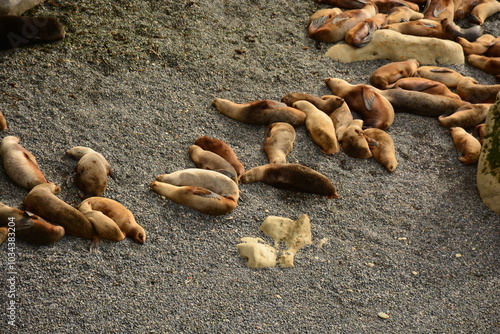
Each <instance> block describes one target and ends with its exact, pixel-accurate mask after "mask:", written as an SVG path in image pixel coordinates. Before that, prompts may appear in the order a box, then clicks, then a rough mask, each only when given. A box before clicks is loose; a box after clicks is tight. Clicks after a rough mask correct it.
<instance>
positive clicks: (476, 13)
mask: <svg viewBox="0 0 500 334" xmlns="http://www.w3.org/2000/svg"><path fill="white" fill-rule="evenodd" d="M498 12H500V2H498V0H481V1H480V3H479V4H478V5H477V6H475V7H474V8H473V9H472V11H471V13H470V14H471V15H470V20H471V21H472V22H474V23H477V24H483V23H484V20H486V19H487V18H488V17H490V16H492V15H493V14H496V13H498Z"/></svg>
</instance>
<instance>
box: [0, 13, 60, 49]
mask: <svg viewBox="0 0 500 334" xmlns="http://www.w3.org/2000/svg"><path fill="white" fill-rule="evenodd" d="M65 34H66V33H65V32H64V28H63V26H62V25H61V23H60V22H59V21H58V20H57V19H56V18H53V17H46V16H37V17H33V16H16V15H3V16H0V50H6V49H12V48H17V47H20V46H23V45H26V44H30V43H37V42H54V41H60V40H63V39H64V37H65Z"/></svg>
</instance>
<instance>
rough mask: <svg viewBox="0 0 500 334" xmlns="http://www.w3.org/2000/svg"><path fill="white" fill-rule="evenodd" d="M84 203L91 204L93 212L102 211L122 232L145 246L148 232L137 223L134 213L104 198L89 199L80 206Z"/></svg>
mask: <svg viewBox="0 0 500 334" xmlns="http://www.w3.org/2000/svg"><path fill="white" fill-rule="evenodd" d="M84 203H88V204H90V208H91V209H92V210H97V211H101V212H102V213H104V214H105V215H106V216H108V217H109V218H111V219H112V220H113V221H114V222H115V223H116V225H118V227H119V228H120V230H121V231H122V232H123V233H124V234H125V235H126V236H127V237H129V238H131V239H132V240H134V241H135V242H137V243H140V244H143V243H144V242H145V241H146V232H145V231H144V229H143V228H142V226H141V225H139V224H138V223H137V221H136V220H135V217H134V215H133V214H132V212H130V210H128V209H127V208H126V207H124V206H123V205H122V204H120V203H118V202H117V201H115V200H112V199H109V198H104V197H89V198H87V199H85V200H84V201H83V202H82V203H81V204H80V206H81V205H82V204H84ZM84 205H85V204H84Z"/></svg>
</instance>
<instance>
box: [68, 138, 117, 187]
mask: <svg viewBox="0 0 500 334" xmlns="http://www.w3.org/2000/svg"><path fill="white" fill-rule="evenodd" d="M66 154H67V155H69V156H71V157H72V158H74V159H77V160H78V163H77V164H76V168H75V171H76V175H75V182H76V186H77V187H78V189H80V190H81V191H82V192H83V194H84V195H85V196H102V194H104V192H105V191H106V188H107V187H108V175H112V174H111V166H110V165H109V163H108V161H106V158H104V157H103V156H102V154H100V153H98V152H96V151H94V150H93V149H91V148H89V147H85V146H75V147H73V148H71V149H69V150H67V151H66Z"/></svg>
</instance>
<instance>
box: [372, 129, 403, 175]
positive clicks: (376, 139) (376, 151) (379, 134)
mask: <svg viewBox="0 0 500 334" xmlns="http://www.w3.org/2000/svg"><path fill="white" fill-rule="evenodd" d="M364 132H365V136H366V137H368V138H369V140H368V143H369V145H368V146H369V148H370V150H371V151H372V154H373V157H374V158H375V160H377V161H378V162H379V163H380V164H381V165H382V166H384V168H385V169H386V170H387V171H388V172H394V171H395V170H396V167H397V166H398V162H397V160H396V151H395V149H394V141H393V140H392V138H391V136H390V135H389V134H388V133H387V132H385V131H383V130H380V129H376V128H371V129H366V130H365V131H364Z"/></svg>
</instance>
